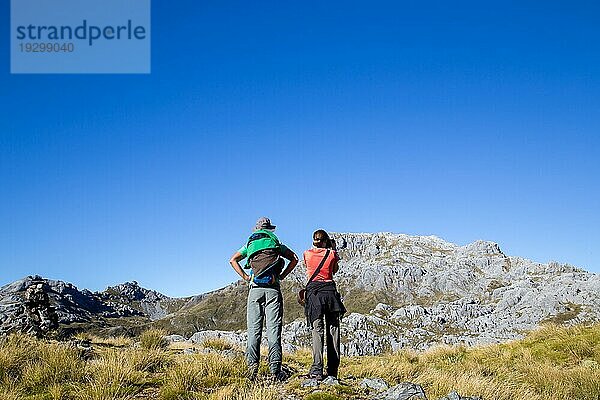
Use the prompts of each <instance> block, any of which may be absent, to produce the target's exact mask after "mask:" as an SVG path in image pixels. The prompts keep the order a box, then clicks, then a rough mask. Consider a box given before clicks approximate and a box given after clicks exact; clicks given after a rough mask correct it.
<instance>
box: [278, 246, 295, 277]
mask: <svg viewBox="0 0 600 400" xmlns="http://www.w3.org/2000/svg"><path fill="white" fill-rule="evenodd" d="M281 256H282V257H283V258H285V259H286V260H288V261H289V264H288V266H287V268H286V269H285V271H283V272H282V273H281V275H280V276H279V279H284V278H285V277H286V276H288V275H289V274H290V272H292V270H293V269H294V268H296V265H298V256H297V255H296V253H294V252H293V251H291V250H289V249H288V251H286V252H285V253H284V254H282V255H281Z"/></svg>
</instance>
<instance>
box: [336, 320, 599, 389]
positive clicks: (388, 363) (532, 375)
mask: <svg viewBox="0 0 600 400" xmlns="http://www.w3.org/2000/svg"><path fill="white" fill-rule="evenodd" d="M599 365H600V325H593V326H587V327H586V326H573V327H564V326H559V325H546V326H543V327H542V328H540V329H538V330H536V331H534V332H532V333H530V334H529V335H528V336H527V337H526V338H525V339H523V340H519V341H514V342H510V343H505V344H498V345H491V346H482V347H475V348H465V347H461V346H455V347H450V346H440V347H436V348H432V349H429V350H427V351H425V352H422V353H416V352H413V351H401V352H398V353H396V354H392V355H385V356H378V357H360V358H349V359H345V360H343V366H342V368H341V372H342V374H352V375H354V376H358V377H381V378H384V379H385V380H386V381H388V382H389V383H390V384H394V383H398V382H402V381H411V382H414V383H418V384H420V385H422V386H423V387H424V388H425V390H426V392H427V394H428V396H429V397H431V398H439V397H442V396H445V395H447V394H448V393H449V392H450V391H451V390H457V391H458V392H459V393H460V394H461V395H465V396H481V397H482V398H484V399H494V400H509V399H510V400H525V399H527V400H538V399H540V400H541V399H546V400H559V399H560V400H564V399H581V400H588V399H589V400H592V399H594V400H598V399H599V398H600V368H599Z"/></svg>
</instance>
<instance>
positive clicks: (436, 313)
mask: <svg viewBox="0 0 600 400" xmlns="http://www.w3.org/2000/svg"><path fill="white" fill-rule="evenodd" d="M333 236H334V237H335V239H336V242H337V243H338V250H339V253H340V256H341V258H342V260H341V261H340V270H339V272H338V274H337V275H336V281H337V283H338V288H339V290H340V292H341V294H342V296H343V298H344V303H345V304H346V307H347V309H348V315H346V317H345V318H344V321H343V324H342V334H343V343H344V352H345V353H346V354H357V355H360V354H373V353H379V352H382V351H385V350H387V349H398V348H402V347H407V346H408V347H416V348H426V347H429V346H431V345H433V344H436V343H449V344H453V343H465V344H477V343H495V342H500V341H505V340H508V339H514V338H519V337H522V335H523V333H524V332H526V331H529V330H531V329H533V328H535V327H537V326H538V325H540V324H541V323H544V322H545V321H554V322H560V323H567V324H575V323H582V322H593V321H598V320H599V319H600V277H599V276H598V275H596V274H592V273H589V272H586V271H584V270H582V269H579V268H575V267H573V266H571V265H568V264H559V263H556V262H550V263H547V264H541V263H537V262H533V261H530V260H526V259H523V258H520V257H512V256H507V255H506V254H504V253H503V252H502V251H501V249H500V247H499V246H498V245H497V244H496V243H493V242H486V241H477V242H474V243H471V244H469V245H466V246H457V245H455V244H452V243H449V242H446V241H444V240H442V239H439V238H437V237H434V236H408V235H398V234H391V233H376V234H368V233H341V234H333ZM32 279H33V278H32V277H28V278H26V279H24V280H21V281H17V282H14V283H12V284H10V285H6V286H4V287H2V288H0V332H2V331H6V330H7V329H6V328H7V327H10V326H11V324H14V321H15V319H18V318H16V317H15V315H18V310H19V309H20V308H19V307H22V302H23V300H22V293H23V290H24V289H25V287H27V285H28V284H31V281H32ZM305 281H306V276H305V275H304V266H303V265H302V264H300V265H299V266H298V267H297V268H296V270H294V271H293V273H292V274H291V275H290V276H289V277H288V278H287V279H286V280H285V281H284V282H282V289H283V293H284V298H285V312H284V318H285V321H286V326H285V327H284V338H285V341H286V346H287V348H288V349H291V348H294V347H296V346H302V345H306V344H308V331H307V329H306V323H305V321H304V320H303V310H302V308H301V307H300V306H299V305H298V304H297V303H296V301H295V293H296V292H297V291H298V290H299V289H300V288H302V287H303V285H304V283H305ZM47 282H48V284H49V286H50V287H51V289H52V290H51V293H50V297H51V299H52V300H53V302H54V303H55V304H56V308H57V312H58V314H59V316H60V322H61V323H62V325H63V326H64V327H67V328H73V327H77V329H87V328H88V327H89V326H92V327H101V328H107V327H118V326H125V327H126V328H136V327H137V328H139V327H144V326H150V325H153V326H158V327H162V328H165V329H167V330H168V331H169V332H172V333H179V334H183V335H187V336H190V335H191V334H193V333H194V332H196V331H199V330H232V331H235V330H243V329H245V324H246V322H245V321H246V295H247V286H246V284H245V283H243V282H241V281H238V282H236V283H233V284H231V285H229V286H227V287H225V288H222V289H219V290H215V291H213V292H209V293H205V294H202V295H198V296H194V297H189V298H181V299H173V298H169V297H167V296H164V295H162V294H160V293H158V292H155V291H152V290H148V289H144V288H141V287H139V285H137V283H135V282H133V283H125V284H122V285H117V286H114V287H110V288H108V289H107V290H105V291H103V292H99V293H92V292H90V291H87V290H82V291H79V290H78V289H77V288H76V287H74V286H73V285H71V284H67V283H64V282H60V281H48V280H47ZM78 324H79V325H78Z"/></svg>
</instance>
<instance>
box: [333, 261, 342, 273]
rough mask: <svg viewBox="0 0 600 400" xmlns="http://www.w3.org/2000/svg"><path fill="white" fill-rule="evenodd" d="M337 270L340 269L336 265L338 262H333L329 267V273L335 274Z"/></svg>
mask: <svg viewBox="0 0 600 400" xmlns="http://www.w3.org/2000/svg"><path fill="white" fill-rule="evenodd" d="M338 269H340V266H339V264H338V260H334V261H333V264H332V265H331V273H332V274H335V273H336V272H338Z"/></svg>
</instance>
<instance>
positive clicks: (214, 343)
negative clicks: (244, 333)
mask: <svg viewBox="0 0 600 400" xmlns="http://www.w3.org/2000/svg"><path fill="white" fill-rule="evenodd" d="M201 346H202V347H204V348H207V349H213V350H217V351H223V350H233V349H235V346H234V345H233V344H231V343H230V342H228V341H227V340H225V339H222V338H208V339H206V340H204V341H203V342H202V343H201Z"/></svg>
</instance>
